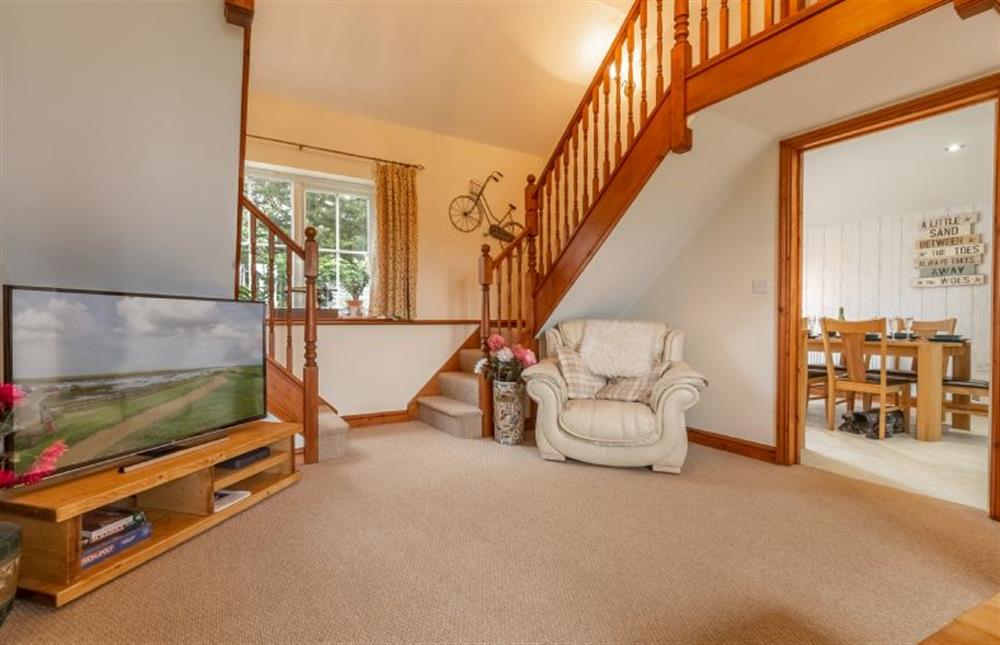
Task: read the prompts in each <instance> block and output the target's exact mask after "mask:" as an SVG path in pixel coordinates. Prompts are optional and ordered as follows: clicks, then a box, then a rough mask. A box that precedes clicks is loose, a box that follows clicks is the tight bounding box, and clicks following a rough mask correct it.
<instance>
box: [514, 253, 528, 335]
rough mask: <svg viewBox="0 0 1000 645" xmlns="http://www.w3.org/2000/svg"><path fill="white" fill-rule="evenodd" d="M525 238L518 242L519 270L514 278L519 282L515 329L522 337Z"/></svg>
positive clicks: (515, 272)
mask: <svg viewBox="0 0 1000 645" xmlns="http://www.w3.org/2000/svg"><path fill="white" fill-rule="evenodd" d="M524 247H525V244H524V239H522V240H521V241H520V242H519V243H518V247H517V251H516V256H517V270H516V271H514V279H515V280H516V282H517V298H516V299H515V302H516V303H517V306H516V307H515V310H514V321H515V322H514V330H515V332H516V333H517V335H518V336H519V337H520V336H521V335H523V333H524V291H523V284H522V282H523V279H524Z"/></svg>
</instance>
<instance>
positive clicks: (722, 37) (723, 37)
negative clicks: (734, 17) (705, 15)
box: [719, 0, 729, 54]
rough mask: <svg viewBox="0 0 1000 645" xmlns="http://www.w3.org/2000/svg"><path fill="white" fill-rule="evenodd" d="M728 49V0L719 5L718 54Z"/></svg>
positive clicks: (723, 0)
mask: <svg viewBox="0 0 1000 645" xmlns="http://www.w3.org/2000/svg"><path fill="white" fill-rule="evenodd" d="M727 49H729V0H721V1H720V3H719V53H720V54H721V53H722V52H724V51H726V50H727Z"/></svg>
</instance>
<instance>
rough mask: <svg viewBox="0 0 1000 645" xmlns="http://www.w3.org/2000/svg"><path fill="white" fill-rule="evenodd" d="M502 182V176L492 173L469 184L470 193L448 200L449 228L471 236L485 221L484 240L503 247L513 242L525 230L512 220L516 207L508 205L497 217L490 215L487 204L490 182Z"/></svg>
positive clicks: (497, 172) (491, 213) (490, 210)
mask: <svg viewBox="0 0 1000 645" xmlns="http://www.w3.org/2000/svg"><path fill="white" fill-rule="evenodd" d="M501 179H503V173H502V172H500V171H499V170H494V171H493V172H491V173H490V174H489V175H488V176H487V177H486V179H484V180H483V181H476V180H475V179H473V180H471V181H470V182H469V192H468V193H466V194H464V195H459V196H458V197H456V198H455V199H453V200H451V205H450V206H449V207H448V217H449V218H450V219H451V224H452V226H454V227H455V228H457V229H458V230H460V231H462V232H463V233H471V232H472V231H474V230H476V229H477V228H479V226H480V225H481V224H482V223H483V220H484V219H485V220H486V223H487V228H486V232H485V233H483V235H484V236H488V237H492V238H494V239H496V240H499V241H501V242H503V243H505V244H509V243H511V242H513V241H514V238H515V237H517V236H518V235H520V233H521V231H523V230H524V226H523V225H521V223H520V222H518V221H516V220H515V219H514V211H515V210H517V207H516V206H514V205H513V204H507V212H506V213H504V216H503V217H497V216H496V215H494V214H493V209H492V208H490V204H489V202H488V201H486V194H485V193H486V188H487V186H489V184H490V182H497V183H500V180H501Z"/></svg>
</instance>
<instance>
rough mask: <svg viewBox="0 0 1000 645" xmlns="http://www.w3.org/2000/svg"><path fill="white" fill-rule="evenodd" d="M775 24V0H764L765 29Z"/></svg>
mask: <svg viewBox="0 0 1000 645" xmlns="http://www.w3.org/2000/svg"><path fill="white" fill-rule="evenodd" d="M772 26H774V0H764V29H767V28H768V27H772Z"/></svg>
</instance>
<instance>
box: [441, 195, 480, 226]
mask: <svg viewBox="0 0 1000 645" xmlns="http://www.w3.org/2000/svg"><path fill="white" fill-rule="evenodd" d="M478 206H479V202H477V201H476V200H475V199H473V198H472V197H470V196H469V195H459V196H458V197H456V198H455V199H453V200H451V205H450V206H448V217H449V218H450V219H451V225H452V226H454V227H455V228H457V229H458V230H460V231H462V232H463V233H469V232H471V231H474V230H476V229H477V228H479V225H480V224H481V223H482V221H483V214H482V213H480V212H479V208H477V207H478Z"/></svg>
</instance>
